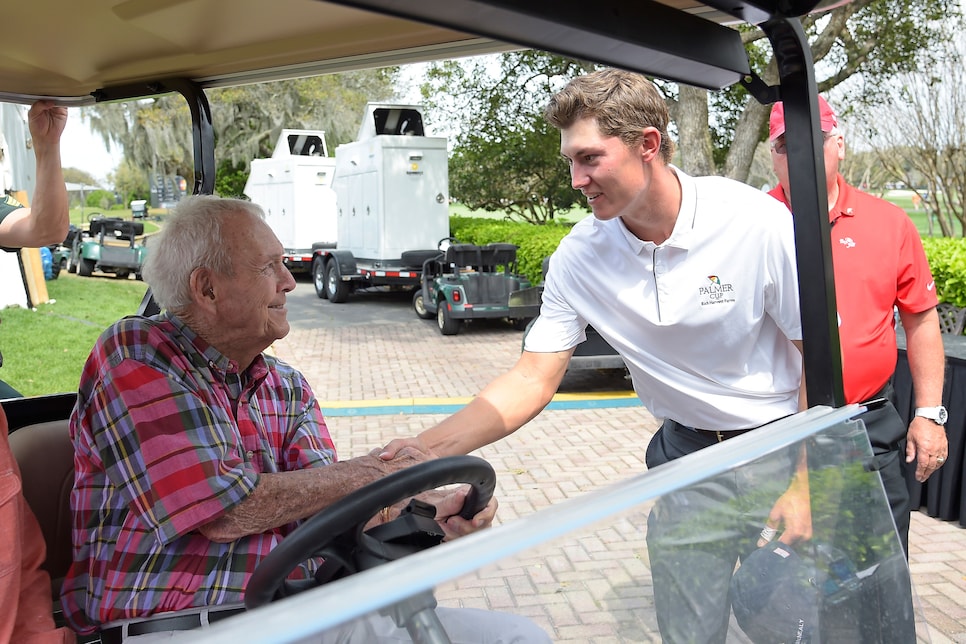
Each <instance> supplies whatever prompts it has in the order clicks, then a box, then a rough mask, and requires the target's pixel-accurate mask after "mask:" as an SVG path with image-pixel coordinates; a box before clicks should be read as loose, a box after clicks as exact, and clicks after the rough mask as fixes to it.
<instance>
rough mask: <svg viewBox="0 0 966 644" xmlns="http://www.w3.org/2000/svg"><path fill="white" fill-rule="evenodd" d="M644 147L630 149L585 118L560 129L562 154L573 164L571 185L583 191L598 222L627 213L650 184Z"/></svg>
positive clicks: (591, 120)
mask: <svg viewBox="0 0 966 644" xmlns="http://www.w3.org/2000/svg"><path fill="white" fill-rule="evenodd" d="M640 152H641V146H634V147H628V146H626V145H624V142H623V141H621V140H620V139H619V138H617V137H616V136H604V135H603V134H601V133H600V130H599V129H598V127H597V120H596V119H594V118H584V119H580V120H579V121H576V122H574V124H573V125H571V126H570V127H567V128H564V129H562V130H560V154H561V155H563V157H564V158H565V159H566V160H567V162H568V163H569V164H570V183H571V185H572V186H573V187H574V189H575V190H580V192H581V193H583V195H584V196H585V197H587V202H588V204H590V208H591V210H592V211H593V213H594V216H595V217H596V218H597V219H601V220H608V219H613V218H615V217H618V216H620V215H621V214H623V213H624V212H625V211H626V210H627V208H628V206H630V205H631V204H632V203H633V202H634V201H635V199H637V198H638V197H640V196H641V194H642V191H643V190H644V188H645V187H646V185H647V182H646V175H645V171H644V167H645V164H644V162H643V161H642V159H641V155H640Z"/></svg>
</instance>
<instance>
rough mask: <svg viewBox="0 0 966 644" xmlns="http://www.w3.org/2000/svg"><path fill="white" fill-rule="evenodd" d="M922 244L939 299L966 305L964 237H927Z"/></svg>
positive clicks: (965, 250) (957, 304)
mask: <svg viewBox="0 0 966 644" xmlns="http://www.w3.org/2000/svg"><path fill="white" fill-rule="evenodd" d="M922 246H923V248H924V249H925V250H926V257H927V258H928V259H929V267H930V268H931V269H932V276H933V278H934V279H935V280H936V295H937V296H938V297H939V301H940V302H948V303H950V304H954V305H955V306H960V307H963V306H966V239H963V238H962V237H927V238H925V239H923V240H922Z"/></svg>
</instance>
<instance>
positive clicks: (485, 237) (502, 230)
mask: <svg viewBox="0 0 966 644" xmlns="http://www.w3.org/2000/svg"><path fill="white" fill-rule="evenodd" d="M571 226H572V224H559V223H553V224H544V225H541V226H535V225H533V224H529V223H522V222H513V221H499V220H495V219H482V218H477V217H459V216H454V217H450V219H449V229H450V234H451V235H452V236H453V237H455V238H456V239H458V240H459V241H460V242H462V243H465V244H479V245H483V244H495V243H508V244H516V245H517V246H519V247H520V249H519V250H518V251H517V263H518V265H519V268H520V272H521V273H523V274H524V275H526V276H527V278H529V280H530V281H531V282H532V283H533V284H537V283H539V282H540V281H541V280H542V279H543V258H544V257H549V256H550V254H551V253H553V251H555V250H556V249H557V245H558V244H559V243H560V240H561V239H563V238H564V236H565V235H566V234H567V233H568V232H570V228H571Z"/></svg>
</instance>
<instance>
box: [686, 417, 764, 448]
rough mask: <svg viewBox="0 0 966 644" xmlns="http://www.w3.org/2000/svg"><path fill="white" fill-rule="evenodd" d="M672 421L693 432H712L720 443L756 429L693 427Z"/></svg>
mask: <svg viewBox="0 0 966 644" xmlns="http://www.w3.org/2000/svg"><path fill="white" fill-rule="evenodd" d="M671 422H672V423H674V424H675V425H677V426H678V427H680V428H682V429H690V430H691V431H693V432H698V433H701V434H710V435H711V436H714V438H715V439H716V440H717V441H718V442H719V443H721V442H723V441H726V440H728V439H729V438H734V437H735V436H741V435H742V434H746V433H748V432H750V431H751V430H752V429H755V428H754V427H751V428H749V429H732V430H720V429H701V428H700V427H691V426H690V425H685V424H683V423H679V422H678V421H676V420H671Z"/></svg>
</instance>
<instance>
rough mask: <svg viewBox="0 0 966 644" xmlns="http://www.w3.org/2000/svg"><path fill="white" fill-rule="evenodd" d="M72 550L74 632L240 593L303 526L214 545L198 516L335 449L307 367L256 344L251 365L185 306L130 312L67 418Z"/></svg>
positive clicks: (210, 515) (99, 352)
mask: <svg viewBox="0 0 966 644" xmlns="http://www.w3.org/2000/svg"><path fill="white" fill-rule="evenodd" d="M70 429H71V437H72V439H73V442H74V449H75V456H74V464H75V468H76V474H75V487H74V490H73V492H72V494H71V510H72V511H73V520H74V525H73V541H74V561H73V564H72V566H71V569H70V572H69V573H68V576H67V579H66V581H65V582H64V587H63V593H62V600H63V605H64V609H65V612H66V614H67V617H68V619H69V621H70V623H71V626H73V628H74V629H75V630H77V631H78V632H82V633H86V632H91V631H93V630H94V629H95V628H96V627H97V625H99V624H105V623H108V622H112V621H115V620H119V619H130V618H137V617H146V616H148V615H151V614H153V613H158V612H167V611H173V610H181V609H184V608H190V607H197V606H205V605H213V604H226V603H236V602H240V601H242V600H243V599H244V591H245V587H246V585H247V583H248V580H249V578H250V577H251V574H252V571H254V569H255V567H256V566H257V565H258V563H259V562H260V561H261V560H262V559H263V558H264V557H265V556H266V555H267V554H268V553H269V551H270V550H271V549H272V548H273V547H274V546H276V545H277V544H278V543H279V541H280V540H281V539H282V538H283V537H285V535H286V534H288V533H290V532H291V531H292V529H293V528H294V527H295V526H294V525H289V526H284V527H280V528H277V529H275V530H271V531H269V532H265V533H263V534H257V535H251V536H248V537H245V538H242V539H239V540H238V541H234V542H232V543H214V542H212V541H210V540H208V539H207V538H205V537H204V536H203V535H202V534H201V533H200V532H199V531H198V528H199V527H200V526H202V525H204V524H206V523H209V522H210V521H212V520H214V519H216V518H218V517H220V516H222V515H223V514H225V512H226V511H227V510H229V509H230V508H232V507H234V506H236V505H238V504H239V503H241V502H242V501H244V500H245V498H246V497H247V496H248V495H249V494H251V492H252V490H253V489H254V488H255V486H256V485H257V484H258V475H259V473H261V472H284V471H291V470H297V469H302V468H307V467H320V466H324V465H329V464H331V463H333V462H335V460H336V453H335V448H334V446H333V444H332V439H331V438H330V436H329V432H328V429H327V428H326V426H325V421H324V420H323V418H322V412H321V410H320V409H319V405H318V402H317V401H316V399H315V395H314V394H313V393H312V390H311V389H310V388H309V385H308V383H306V382H305V379H304V378H303V377H302V375H301V374H300V373H299V372H298V371H296V370H295V369H293V368H291V367H290V366H288V365H286V364H285V363H282V362H279V361H277V360H275V359H274V358H271V357H263V356H259V357H258V358H256V359H255V361H254V362H253V363H252V364H251V365H250V366H249V367H248V368H247V369H245V370H244V371H241V372H240V371H239V369H238V365H237V364H235V363H234V362H232V361H230V360H229V359H228V358H226V357H225V356H224V355H222V354H221V353H220V352H219V351H217V350H216V349H215V348H214V347H212V346H210V345H209V344H207V343H206V342H205V341H204V340H202V339H201V338H200V337H198V336H197V335H196V334H195V333H194V332H193V331H192V330H191V329H190V328H188V327H187V326H185V324H184V323H183V322H181V320H179V319H178V318H177V317H175V316H172V315H170V314H168V315H161V316H156V317H153V318H141V317H130V318H125V319H123V320H121V321H119V322H118V323H116V324H114V325H113V326H111V327H110V328H109V329H107V331H105V332H104V333H103V334H102V335H101V337H100V338H99V339H98V341H97V344H96V345H95V347H94V349H93V351H92V352H91V355H90V357H89V358H88V360H87V364H86V365H85V367H84V372H83V375H82V376H81V383H80V390H79V392H78V399H77V405H76V407H75V408H74V412H73V414H72V415H71V419H70Z"/></svg>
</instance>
